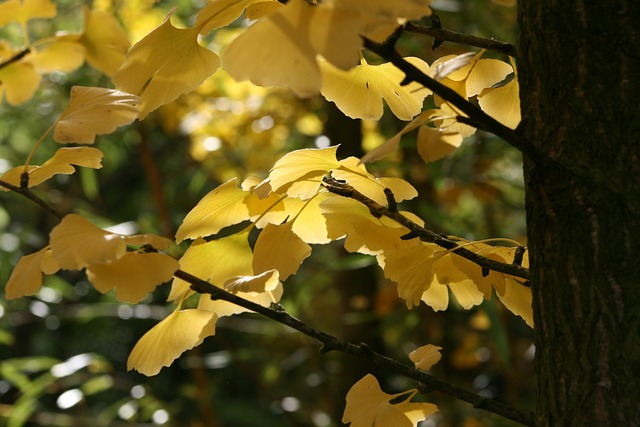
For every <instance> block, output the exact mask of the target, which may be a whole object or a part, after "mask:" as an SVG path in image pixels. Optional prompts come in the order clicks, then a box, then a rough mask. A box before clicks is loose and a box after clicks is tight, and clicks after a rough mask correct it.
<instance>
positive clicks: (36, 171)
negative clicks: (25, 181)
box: [1, 147, 102, 191]
mask: <svg viewBox="0 0 640 427" xmlns="http://www.w3.org/2000/svg"><path fill="white" fill-rule="evenodd" d="M101 160H102V151H100V150H98V149H97V148H94V147H64V148H59V149H58V150H56V152H55V153H54V155H53V157H51V158H49V160H47V161H46V162H45V163H44V164H43V165H42V166H34V165H30V166H29V167H28V168H27V173H28V174H29V188H31V187H35V186H36V185H38V184H41V183H43V182H44V181H46V180H48V179H49V178H51V177H52V176H55V175H58V174H63V175H70V174H72V173H74V172H75V171H76V168H75V167H74V166H84V167H88V168H93V169H100V168H101V167H102V164H101ZM23 171H24V166H18V167H15V168H12V169H9V170H8V171H6V172H5V173H4V174H3V175H2V177H1V178H2V180H3V181H6V182H8V183H10V184H13V185H15V186H20V175H21V174H22V172H23ZM2 190H5V191H6V189H5V188H4V187H3V188H2Z"/></svg>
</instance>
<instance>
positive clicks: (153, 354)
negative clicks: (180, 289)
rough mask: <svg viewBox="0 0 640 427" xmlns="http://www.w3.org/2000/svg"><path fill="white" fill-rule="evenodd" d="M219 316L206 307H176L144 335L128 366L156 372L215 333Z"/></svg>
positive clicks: (140, 370)
mask: <svg viewBox="0 0 640 427" xmlns="http://www.w3.org/2000/svg"><path fill="white" fill-rule="evenodd" d="M217 319H218V317H217V316H216V315H215V314H214V313H212V312H210V311H206V310H197V309H190V310H179V308H178V309H176V310H175V311H174V312H173V313H171V314H170V315H169V316H168V317H167V318H165V319H163V320H162V321H161V322H160V323H158V324H157V325H155V326H154V327H153V328H151V329H150V330H149V331H148V332H147V333H146V334H144V335H143V336H142V338H140V340H139V341H138V342H137V343H136V345H135V347H134V348H133V350H132V351H131V354H130V355H129V359H128V360H127V369H128V370H129V371H130V370H133V369H135V370H136V371H138V372H140V373H141V374H144V375H147V376H153V375H156V374H157V373H158V372H160V370H161V369H162V368H163V367H164V366H169V365H171V363H173V361H174V360H175V359H177V358H178V357H179V356H180V355H181V354H182V353H184V352H185V351H187V350H190V349H192V348H193V347H196V346H198V345H200V344H201V343H202V342H203V341H204V339H205V338H206V337H209V336H212V335H215V325H216V321H217Z"/></svg>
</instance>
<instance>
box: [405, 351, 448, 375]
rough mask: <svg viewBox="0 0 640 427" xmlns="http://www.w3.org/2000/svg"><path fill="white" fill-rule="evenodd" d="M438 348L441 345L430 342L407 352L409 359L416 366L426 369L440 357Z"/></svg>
mask: <svg viewBox="0 0 640 427" xmlns="http://www.w3.org/2000/svg"><path fill="white" fill-rule="evenodd" d="M440 350H442V347H437V346H435V345H431V344H427V345H423V346H422V347H418V348H417V349H415V350H413V351H412V352H411V353H409V359H411V361H412V362H413V363H414V365H416V368H418V369H422V370H423V371H428V370H429V369H431V367H432V366H433V365H435V364H436V363H438V361H439V360H440V358H441V357H442V355H441V354H440Z"/></svg>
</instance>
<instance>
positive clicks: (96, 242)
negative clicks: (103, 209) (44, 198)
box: [49, 214, 127, 270]
mask: <svg viewBox="0 0 640 427" xmlns="http://www.w3.org/2000/svg"><path fill="white" fill-rule="evenodd" d="M49 237H50V242H51V254H52V255H53V257H54V258H55V259H56V260H57V261H58V263H59V264H60V268H63V269H66V270H80V269H82V268H83V267H86V266H88V265H91V264H96V263H106V262H109V261H113V260H116V259H118V258H120V257H122V256H123V255H124V254H125V253H126V251H127V245H126V243H125V242H124V240H123V239H122V236H120V235H119V234H114V233H109V232H108V231H104V230H103V229H101V228H99V227H97V226H96V225H94V224H92V223H91V222H89V221H88V220H86V219H85V218H83V217H82V216H80V215H77V214H69V215H67V216H65V217H64V218H63V219H62V221H60V223H59V224H58V225H56V226H55V227H54V228H53V230H51V234H50V236H49Z"/></svg>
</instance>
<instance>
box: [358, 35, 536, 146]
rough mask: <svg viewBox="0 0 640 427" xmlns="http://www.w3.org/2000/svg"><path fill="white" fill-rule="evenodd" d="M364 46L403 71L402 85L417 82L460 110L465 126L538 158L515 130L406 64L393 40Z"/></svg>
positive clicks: (371, 42) (366, 42)
mask: <svg viewBox="0 0 640 427" xmlns="http://www.w3.org/2000/svg"><path fill="white" fill-rule="evenodd" d="M364 47H365V48H367V49H369V50H370V51H371V52H374V53H376V54H377V55H379V56H380V57H382V58H384V59H386V60H387V61H389V62H391V63H392V64H393V65H395V66H396V67H398V68H399V69H400V70H402V72H403V73H404V74H405V79H404V80H403V81H402V84H403V85H404V84H409V83H411V82H417V83H420V84H421V85H423V86H424V87H426V88H427V89H430V90H431V91H433V93H435V94H436V95H438V96H440V97H442V98H443V99H444V100H445V101H447V102H449V103H450V104H451V105H453V106H454V107H456V108H457V109H458V110H460V111H461V113H462V114H465V115H466V116H467V117H466V118H463V119H460V118H459V120H460V121H464V122H465V123H468V124H471V125H472V126H474V127H476V128H478V129H482V130H484V131H487V132H490V133H493V134H494V135H496V136H498V137H500V138H502V139H504V140H505V141H506V142H507V143H509V144H511V145H512V146H513V147H515V148H517V149H518V150H520V152H522V153H523V154H525V155H527V156H529V157H530V158H532V159H535V158H537V154H536V151H535V149H534V148H533V145H531V143H530V142H529V141H527V140H526V139H524V138H522V136H521V135H520V134H519V133H517V132H516V131H515V130H513V129H511V128H509V127H507V126H505V125H503V124H502V123H500V122H499V121H497V120H496V119H494V118H493V117H491V116H489V115H488V114H487V113H485V112H484V111H482V110H481V109H480V108H479V107H478V106H476V105H474V104H472V103H471V102H469V101H468V100H467V99H466V98H463V97H462V96H460V95H459V94H458V93H457V92H456V91H455V90H453V89H451V88H450V87H447V86H445V85H443V84H442V83H440V82H438V81H437V80H434V79H432V78H431V77H429V76H427V75H426V74H424V73H423V72H422V71H420V70H419V69H418V68H417V67H415V66H414V65H413V64H411V63H409V62H408V61H406V60H405V59H404V58H403V57H402V56H401V55H400V54H399V53H398V52H397V51H396V50H395V47H394V45H393V40H391V43H389V40H388V41H386V42H385V43H377V42H374V41H372V40H369V39H367V38H365V39H364Z"/></svg>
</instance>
